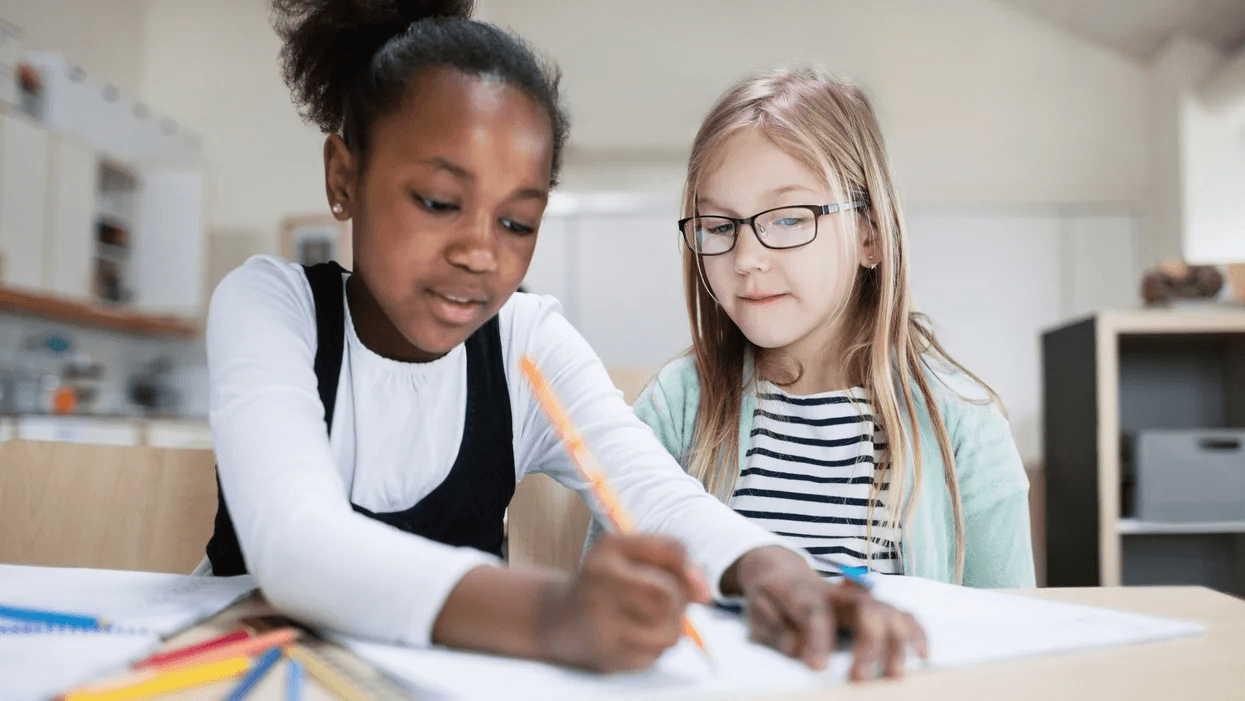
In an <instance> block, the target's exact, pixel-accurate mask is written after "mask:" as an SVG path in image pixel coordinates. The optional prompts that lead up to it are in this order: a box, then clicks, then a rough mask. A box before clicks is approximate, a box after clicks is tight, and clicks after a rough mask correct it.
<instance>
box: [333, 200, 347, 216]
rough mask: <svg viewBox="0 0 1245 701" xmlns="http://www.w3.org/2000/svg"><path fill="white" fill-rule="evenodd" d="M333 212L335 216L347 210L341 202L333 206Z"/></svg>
mask: <svg viewBox="0 0 1245 701" xmlns="http://www.w3.org/2000/svg"><path fill="white" fill-rule="evenodd" d="M332 210H333V214H341V213H342V212H343V211H345V209H344V208H343V207H342V203H341V202H334V203H333V206H332Z"/></svg>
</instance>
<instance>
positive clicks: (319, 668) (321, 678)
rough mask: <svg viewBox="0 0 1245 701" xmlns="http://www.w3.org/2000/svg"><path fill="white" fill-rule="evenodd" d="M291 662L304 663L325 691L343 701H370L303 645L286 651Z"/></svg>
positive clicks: (294, 646)
mask: <svg viewBox="0 0 1245 701" xmlns="http://www.w3.org/2000/svg"><path fill="white" fill-rule="evenodd" d="M286 652H287V654H289V656H290V659H291V660H298V661H299V662H301V663H302V665H303V667H304V668H305V669H306V670H307V673H308V674H310V675H311V676H312V678H314V679H315V680H316V681H317V682H319V683H320V684H321V685H322V686H323V687H324V688H325V689H328V690H329V691H330V692H332V693H333V694H336V695H337V697H338V698H340V699H342V701H370V699H369V698H368V696H367V694H365V693H363V692H362V691H359V690H358V689H357V688H355V686H354V685H353V684H351V683H350V682H348V681H346V679H345V678H344V677H342V676H341V675H340V674H338V673H337V672H335V671H333V668H332V667H330V666H328V665H327V664H325V663H324V662H323V661H322V660H321V659H320V658H319V657H318V656H317V655H314V654H312V653H311V652H310V651H309V650H307V648H305V647H303V646H301V645H293V646H291V647H289V648H287V649H286Z"/></svg>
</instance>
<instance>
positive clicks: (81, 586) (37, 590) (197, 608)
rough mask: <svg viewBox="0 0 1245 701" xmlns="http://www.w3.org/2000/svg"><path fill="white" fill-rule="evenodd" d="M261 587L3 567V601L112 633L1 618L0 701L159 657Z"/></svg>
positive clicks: (28, 698) (45, 694) (41, 693)
mask: <svg viewBox="0 0 1245 701" xmlns="http://www.w3.org/2000/svg"><path fill="white" fill-rule="evenodd" d="M254 589H255V581H254V579H253V578H252V577H228V578H225V577H190V576H185V575H173V574H158V573H153V572H125V571H118V570H87V569H70V568H57V567H24V566H18V565H0V603H3V604H8V605H11V606H22V607H29V608H39V609H47V610H52V611H59V612H65V613H76V614H83V615H89V616H95V617H102V618H104V619H106V620H107V621H108V622H109V623H110V624H111V625H110V626H109V628H108V629H106V630H95V631H83V630H75V629H66V628H48V627H46V626H38V625H31V624H29V623H23V622H19V621H15V620H12V619H6V618H3V617H0V701H32V700H34V699H47V698H50V697H51V696H52V695H54V694H57V693H59V692H61V691H64V690H65V689H67V688H69V687H72V686H76V685H78V684H82V683H84V682H88V681H90V680H92V679H95V678H98V677H100V676H103V675H105V674H107V673H109V672H111V671H115V670H117V669H119V668H121V667H124V666H125V665H127V664H129V663H131V662H134V661H136V660H139V659H141V658H142V657H144V656H145V655H147V654H149V653H151V652H154V651H155V650H156V649H157V648H158V647H159V645H160V639H161V636H168V635H171V634H173V633H175V632H177V631H180V630H182V629H184V628H186V627H188V626H191V625H193V624H195V623H197V622H199V621H201V620H203V619H205V618H209V617H211V616H212V615H214V614H216V613H217V612H219V611H221V610H222V609H224V608H226V607H228V606H229V605H230V604H232V603H234V602H235V601H237V600H238V599H240V598H242V597H243V596H246V594H248V593H249V592H251V591H252V590H254Z"/></svg>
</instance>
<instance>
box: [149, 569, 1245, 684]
mask: <svg viewBox="0 0 1245 701" xmlns="http://www.w3.org/2000/svg"><path fill="white" fill-rule="evenodd" d="M1010 593H1017V594H1021V595H1023V596H1032V597H1035V598H1041V599H1048V600H1051V601H1063V602H1068V603H1077V604H1088V605H1092V606H1103V607H1106V608H1113V609H1118V610H1121V611H1132V612H1136V613H1143V614H1151V615H1156V616H1166V617H1170V618H1180V619H1185V620H1194V621H1201V622H1203V623H1205V624H1206V625H1207V626H1208V631H1207V633H1206V635H1203V636H1200V637H1195V638H1182V639H1176V640H1170V641H1164V642H1157V643H1147V644H1142V645H1131V646H1124V647H1112V648H1102V649H1097V650H1088V651H1082V652H1069V653H1060V654H1054V655H1045V656H1040V657H1031V658H1025V659H1018V660H1011V661H1005V662H998V663H990V664H984V665H976V666H972V667H964V668H958V669H943V670H933V671H928V672H920V673H917V674H911V675H909V676H908V677H906V678H904V679H902V680H898V681H878V682H869V683H866V684H855V685H848V686H842V685H839V686H835V687H832V688H828V689H826V690H825V691H821V692H804V693H799V694H787V695H782V696H750V697H747V698H748V701H762V700H764V701H814V700H821V699H834V701H882V700H889V699H894V700H902V701H913V700H914V699H921V700H930V701H943V700H946V701H964V700H965V699H1007V700H1008V701H1029V700H1032V701H1071V700H1073V699H1093V700H1094V701H1107V700H1109V699H1121V700H1125V699H1127V700H1128V701H1138V700H1139V699H1164V700H1169V699H1170V700H1176V699H1180V700H1183V699H1192V700H1195V701H1218V700H1220V699H1224V700H1232V701H1245V600H1241V599H1237V598H1234V597H1231V596H1228V595H1226V594H1221V593H1218V592H1214V591H1211V590H1209V589H1205V588H1202V587H1108V588H1085V589H1033V590H1026V591H1016V590H1012V591H1011V592H1010ZM267 610H268V609H267V608H266V606H265V605H264V604H262V603H261V602H258V601H253V600H252V601H246V602H242V603H240V604H238V605H237V606H235V607H233V608H231V609H229V610H227V611H224V612H222V613H221V614H219V615H218V616H216V617H214V618H212V619H211V620H209V621H207V622H205V623H203V624H201V625H199V626H196V627H195V628H193V629H191V630H189V631H186V632H185V633H183V634H181V635H178V636H176V637H174V638H173V639H171V640H170V641H169V642H168V647H169V648H175V647H181V646H183V645H187V644H190V643H193V642H196V641H198V640H203V639H208V638H211V637H214V636H216V635H219V634H221V633H223V632H227V631H229V630H231V629H232V628H233V626H234V623H235V622H236V621H237V620H238V619H239V618H241V617H244V616H248V615H255V614H256V613H263V612H266V611H267ZM347 664H351V665H353V666H355V669H357V670H359V671H360V672H362V673H367V672H368V671H369V670H368V668H367V666H366V665H365V664H363V663H362V662H360V661H358V660H347ZM234 684H236V681H231V682H227V683H220V684H213V685H210V686H204V687H200V688H198V689H195V690H193V691H188V692H184V693H181V694H177V695H172V696H166V697H162V698H165V699H177V700H179V701H207V700H208V699H211V700H212V701H218V700H219V699H222V698H224V696H225V695H226V694H227V693H228V691H229V690H230V689H231V688H232V687H233V685H234ZM284 690H285V671H284V668H283V667H282V668H281V669H277V670H274V671H273V672H270V673H269V674H268V675H267V676H266V677H265V679H264V680H263V681H262V682H261V683H260V685H259V686H258V687H256V689H255V690H254V691H253V692H252V693H251V695H250V696H249V697H248V701H269V700H271V701H278V700H281V699H284V698H285V691H284ZM303 698H304V699H307V700H308V701H334V700H335V699H336V698H337V697H335V696H334V695H332V694H330V693H328V692H327V691H325V690H324V689H323V688H321V687H320V686H319V685H318V684H316V683H315V682H314V681H312V680H310V679H308V680H307V681H306V683H305V684H304V686H303Z"/></svg>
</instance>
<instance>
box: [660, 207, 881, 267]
mask: <svg viewBox="0 0 1245 701" xmlns="http://www.w3.org/2000/svg"><path fill="white" fill-rule="evenodd" d="M868 206H869V201H868V200H852V201H850V202H834V203H832V204H822V205H817V204H789V205H786V206H785V207H774V208H772V209H767V210H765V211H764V212H757V213H756V214H753V215H752V216H751V217H748V218H747V219H736V218H735V217H728V216H726V215H725V214H698V215H696V216H694V217H685V218H683V219H680V220H679V234H680V236H682V237H683V243H684V244H685V245H686V246H687V247H688V248H690V249H691V250H692V252H694V253H695V254H696V255H698V256H720V255H722V254H724V253H730V252H731V251H733V250H735V244H737V243H739V230H740V229H741V228H742V227H743V225H744V224H747V225H748V228H750V229H752V235H753V236H755V237H757V241H759V242H760V243H761V245H762V246H764V247H766V248H768V249H770V250H771V251H787V250H790V249H792V248H800V247H801V246H807V245H808V244H810V243H812V242H813V241H816V240H817V233H818V231H819V230H820V227H819V226H818V219H820V218H821V216H822V215H823V214H834V213H835V212H844V211H847V210H849V209H857V208H864V207H868ZM780 209H807V210H808V211H810V212H812V213H813V237H812V238H811V239H809V240H807V241H805V242H804V243H797V244H795V245H794V246H771V245H769V244H768V243H765V239H763V238H761V234H760V233H759V232H758V231H757V227H756V221H757V218H758V217H762V216H765V215H766V214H769V213H770V212H777V211H778V210H780ZM710 218H712V219H725V220H727V221H729V222H730V223H732V224H734V225H735V231H734V238H732V239H731V247H730V248H728V249H726V250H725V251H718V252H717V253H703V252H701V251H699V250H697V248H696V245H695V244H694V243H693V241H692V240H691V239H689V238H688V237H689V236H691V234H689V233H688V231H687V229H686V227H687V223H688V222H690V221H692V220H695V219H710Z"/></svg>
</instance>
